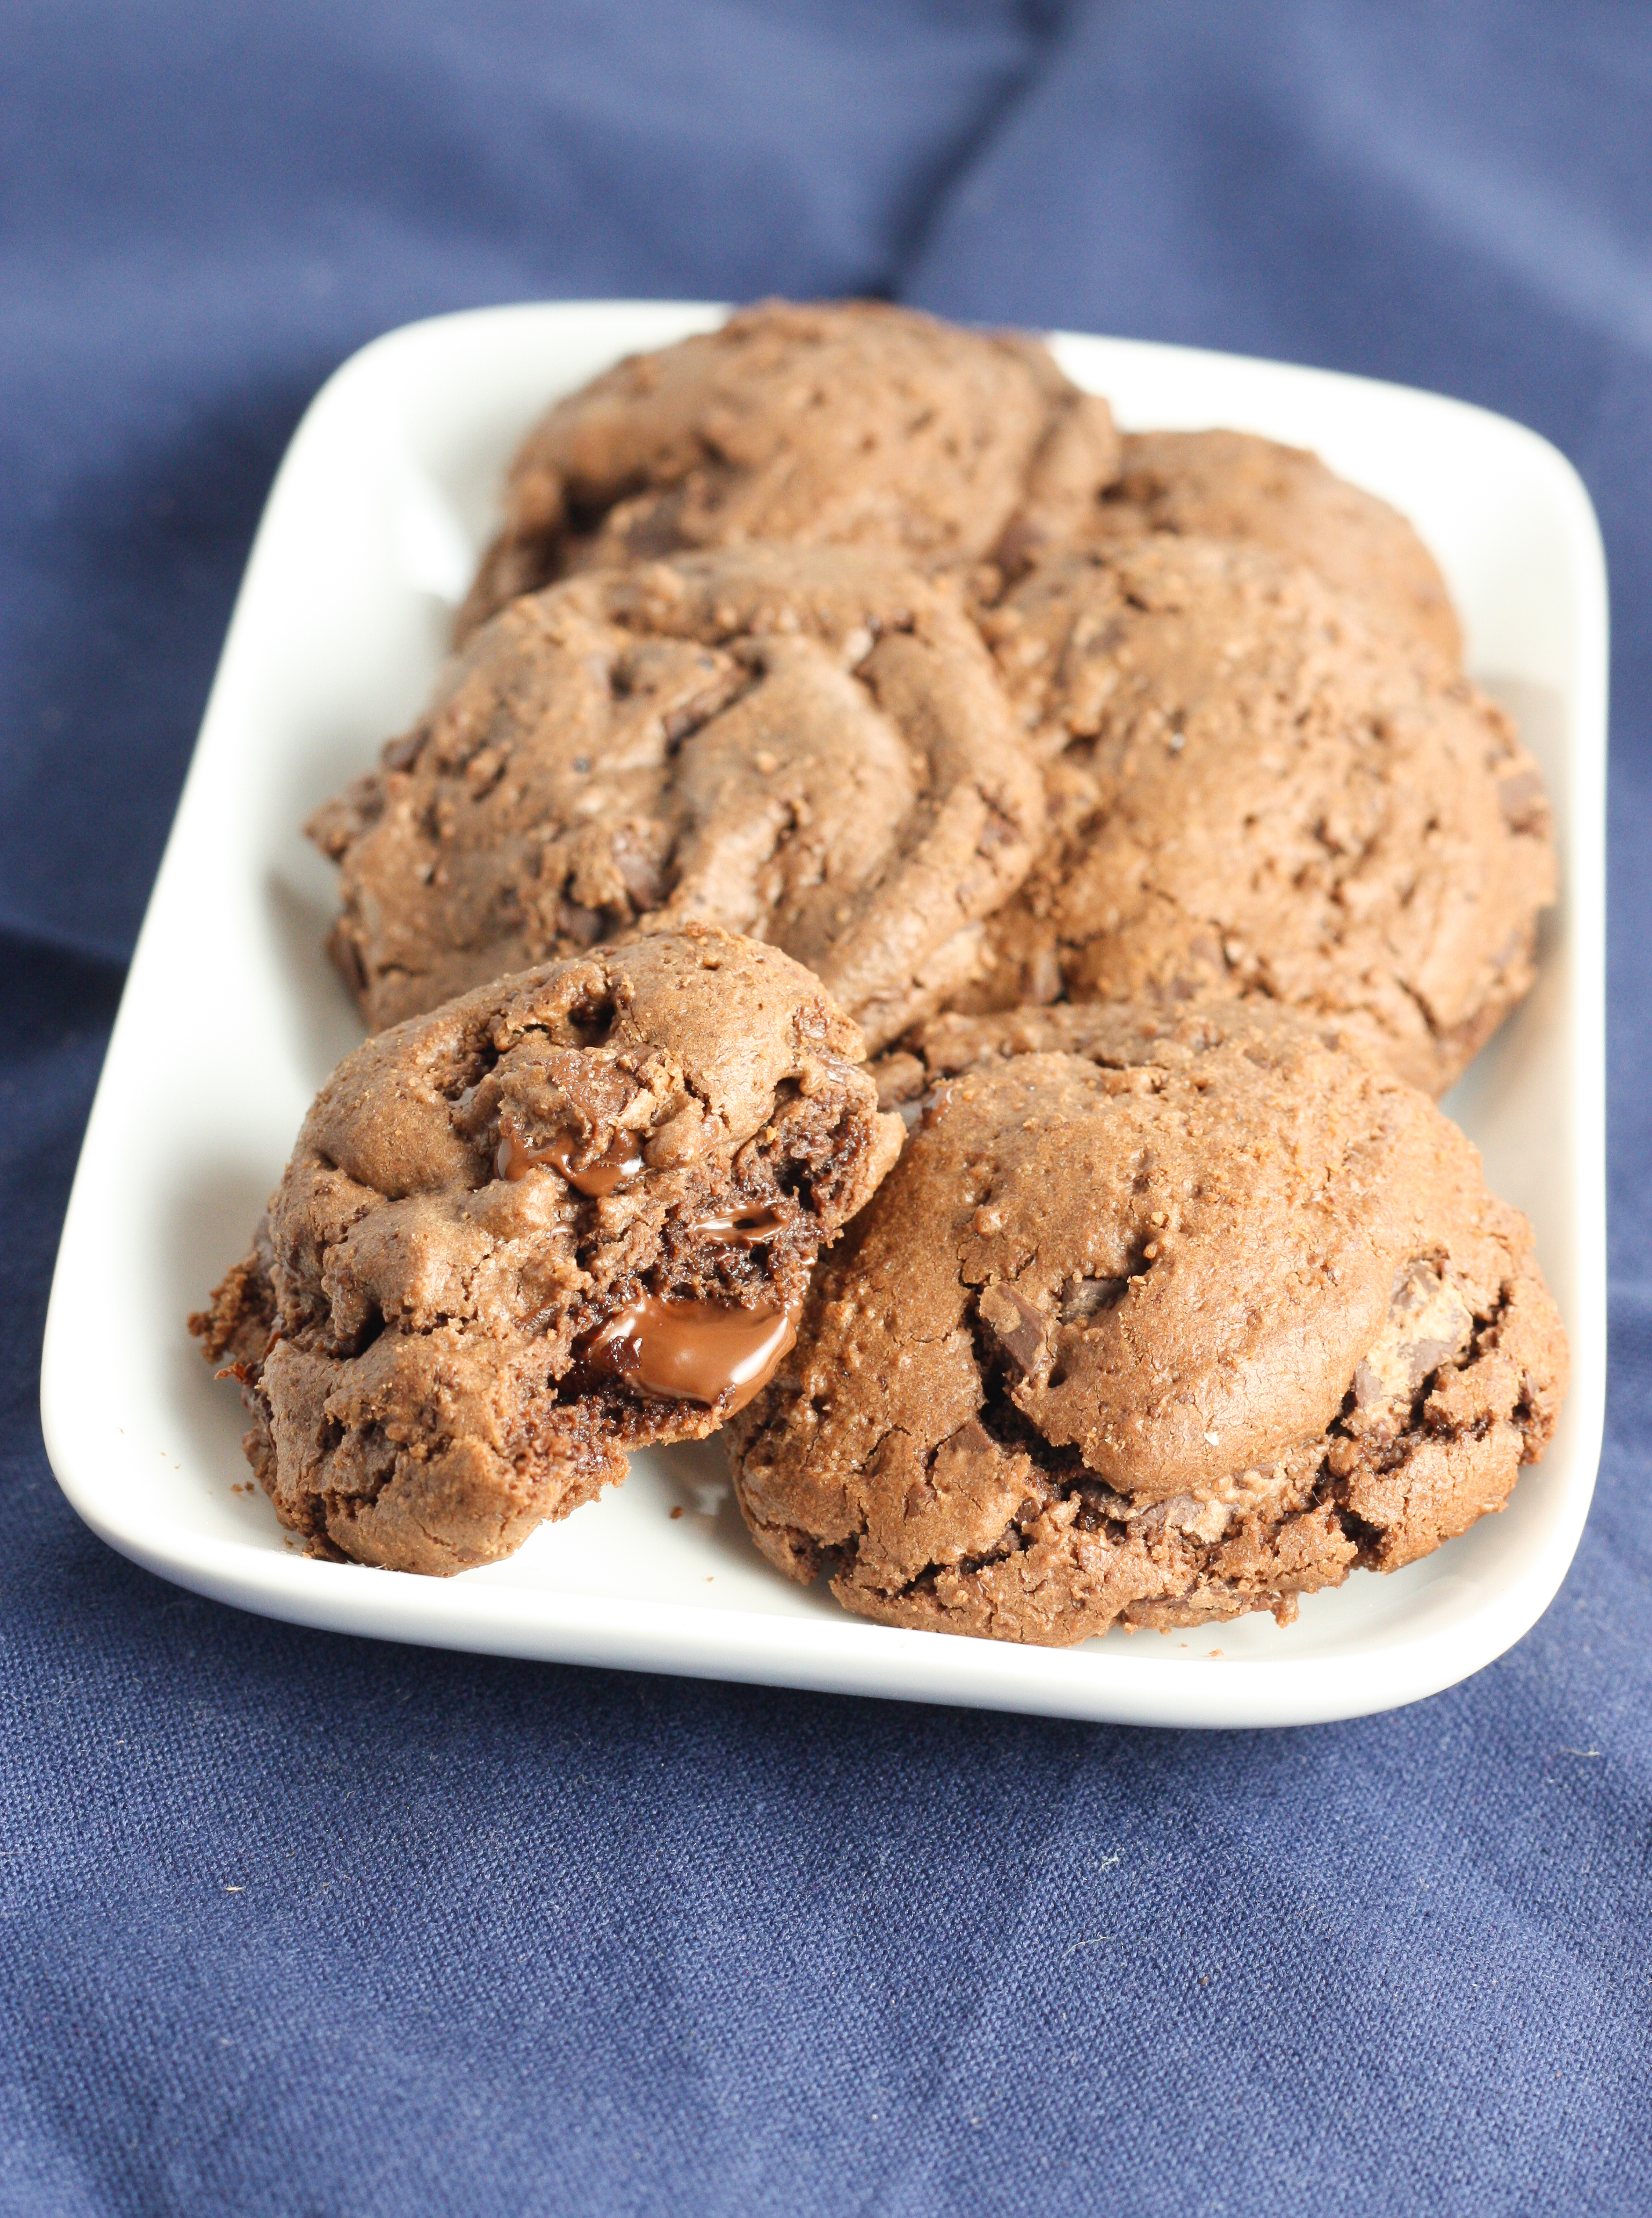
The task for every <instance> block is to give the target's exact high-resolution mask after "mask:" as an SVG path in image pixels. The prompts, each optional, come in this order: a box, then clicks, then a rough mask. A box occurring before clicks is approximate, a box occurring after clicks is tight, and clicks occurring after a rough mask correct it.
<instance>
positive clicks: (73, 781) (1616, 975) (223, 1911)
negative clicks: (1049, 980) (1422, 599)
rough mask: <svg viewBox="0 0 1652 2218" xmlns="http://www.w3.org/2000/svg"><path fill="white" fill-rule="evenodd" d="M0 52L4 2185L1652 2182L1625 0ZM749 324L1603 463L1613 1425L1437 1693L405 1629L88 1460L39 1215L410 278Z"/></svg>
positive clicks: (157, 24) (1400, 2195) (602, 25)
mask: <svg viewBox="0 0 1652 2218" xmlns="http://www.w3.org/2000/svg"><path fill="white" fill-rule="evenodd" d="M0 71H3V83H4V94H3V101H0V133H3V146H0V164H3V194H0V235H3V256H4V272H5V275H4V282H3V288H0V455H3V470H0V486H3V495H0V630H3V640H0V1022H3V1025H4V1028H5V1052H4V1057H3V1086H4V1100H3V1115H0V1151H3V1174H4V1180H5V1185H4V1200H3V1208H4V1216H3V1220H0V1222H3V1236H0V1274H3V1284H4V1303H3V1310H0V1316H3V1320H4V1323H3V1335H0V1339H3V1366H0V1392H3V1397H4V1414H3V1420H0V1455H3V1478H0V1484H3V1488H4V1500H5V1527H4V1529H5V1533H6V1546H5V1548H4V1551H3V1558H0V1594H3V1625H4V1640H5V1663H4V1670H3V1694H0V1699H3V1703H4V1725H3V1738H0V1771H3V1781H0V1856H3V1881H0V1890H3V1899H0V1952H3V1953H0V1972H3V1979H0V1995H3V2031H0V2039H3V2048H4V2061H3V2079H0V2207H3V2209H5V2210H7V2211H13V2210H15V2211H26V2212H30V2213H34V2212H48V2213H59V2212H61V2213H64V2214H74V2218H80V2214H89V2215H90V2214H103V2213H108V2212H144V2213H150V2212H167V2213H170V2212H179V2213H189V2214H192V2218H194V2215H195V2214H200V2213H202V2212H209V2211H218V2210H225V2211H235V2212H246V2213H253V2214H262V2213H266V2212H268V2213H296V2212H304V2213H316V2214H334V2213H344V2214H356V2213H362V2214H368V2213H371V2214H381V2213H382V2214H386V2215H387V2218H400V2214H406V2213H414V2212H424V2211H442V2212H449V2211H451V2212H463V2213H469V2212H477V2213H484V2212H486V2213H489V2214H495V2213H499V2214H508V2213H514V2212H529V2211H531V2212H541V2211H546V2212H550V2211H554V2212H571V2213H587V2212H588V2213H593V2214H611V2213H629V2212H638V2213H653V2212H661V2211H676V2210H683V2209H687V2210H693V2211H697V2212H705V2213H708V2214H711V2213H746V2212H776V2213H793V2212H800V2211H801V2212H816V2211H818V2212H822V2213H834V2214H835V2213H838V2212H850V2211H854V2212H867V2213H879V2214H892V2218H893V2214H909V2213H911V2214H917V2213H928V2212H940V2211H977V2210H983V2211H984V2210H993V2211H1000V2210H1008V2211H1023V2210H1024V2211H1046V2210H1049V2211H1062V2210H1081V2209H1082V2210H1091V2209H1096V2210H1105V2211H1107V2212H1109V2213H1110V2214H1122V2215H1123V2218H1128V2214H1134V2213H1137V2212H1142V2213H1145V2212H1155V2213H1172V2214H1183V2213H1186V2214H1202V2213H1212V2214H1214V2213H1226V2214H1241V2213H1253V2212H1270V2213H1271V2212H1292V2213H1294V2212H1297V2211H1301V2212H1304V2213H1308V2212H1312V2213H1314V2214H1316V2218H1321V2214H1341V2213H1351V2214H1362V2218H1363V2215H1364V2214H1370V2213H1380V2212H1405V2213H1410V2212H1428V2213H1434V2212H1439V2213H1449V2214H1462V2213H1470V2214H1478V2213H1482V2212H1484V2213H1514V2212H1520V2213H1525V2212H1550V2211H1567V2212H1625V2213H1629V2212H1636V2213H1643V2212H1645V2211H1646V2210H1647V2209H1649V2208H1652V2151H1649V2140H1652V2128H1649V2097H1652V2059H1649V2046H1648V2003H1649V1994H1648V1987H1649V1978H1648V1934H1647V1909H1648V1904H1649V1893H1652V1887H1649V1871H1648V1862H1649V1821H1652V1728H1649V1716H1648V1713H1649V1695H1652V1647H1649V1640H1648V1633H1649V1627H1652V1612H1649V1592H1652V1589H1649V1569H1652V1565H1649V1554H1652V1516H1649V1511H1648V1507H1647V1500H1646V1490H1647V1482H1648V1477H1649V1461H1652V1459H1649V1453H1648V1449H1647V1446H1646V1441H1647V1437H1648V1428H1649V1419H1652V1198H1649V1194H1648V1191H1647V1186H1648V1181H1647V1179H1646V1176H1645V1168H1646V1165H1647V1163H1648V1159H1649V1145H1648V1143H1649V1138H1652V1106H1649V1105H1652V1037H1649V1001H1648V995H1647V990H1646V989H1647V983H1648V968H1649V959H1652V958H1649V949H1652V872H1649V870H1647V868H1646V867H1645V861H1644V857H1645V852H1646V847H1647V839H1648V831H1649V826H1652V729H1649V718H1652V598H1649V586H1652V191H1649V187H1652V14H1649V10H1648V9H1646V7H1645V6H1644V5H1643V4H1642V0H1581V4H1574V5H1570V6H1568V7H1565V8H1561V7H1556V6H1555V5H1553V4H1551V0H1502V4H1494V0H1453V4H1451V5H1450V6H1448V7H1441V6H1440V5H1439V0H1390V3H1389V4H1386V5H1384V4H1382V3H1381V0H1266V4H1260V3H1259V0H1234V4H1231V5H1230V4H1225V0H1223V4H1216V0H1204V4H1198V0H1098V4H1094V5H1089V6H1085V5H1078V4H1074V5H1071V6H1064V5H1062V4H1061V0H900V4H895V3H894V0H548V4H543V5H530V4H528V0H471V4H469V5H467V6H465V7H463V8H461V7H459V6H457V5H451V6H447V7H442V6H436V5H430V4H422V0H353V4H350V5H342V4H335V5H327V4H325V0H266V4H264V5H263V6H253V5H251V4H246V0H170V4H165V3H164V0H151V3H150V4H146V5H145V4H126V5H120V4H115V0H52V4H46V0H38V3H37V0H12V5H11V6H10V7H9V8H8V9H6V10H5V13H4V22H3V31H0ZM770 289H781V290H788V291H791V292H794V293H802V294H809V293H832V292H838V291H844V290H862V291H866V290H869V291H880V292H888V293H891V294H895V295H897V296H899V297H900V298H902V299H906V300H913V301H917V302H920V303H922V304H924V305H925V306H927V307H933V308H937V309H940V310H943V311H945V312H947V313H952V314H956V315H962V316H967V317H981V318H991V319H1025V320H1027V321H1030V322H1034V323H1036V322H1038V321H1041V320H1049V321H1055V322H1061V323H1064V324H1068V325H1080V326H1087V327H1090V328H1092V329H1096V330H1099V331H1119V332H1128V333H1138V334H1143V335H1148V336H1153V337H1157V338H1172V339H1182V340H1191V341H1197V342H1202V343H1205V344H1215V345H1217V346H1222V347H1229V348H1236V349H1240V350H1251V351H1255V352H1258V353H1261V354H1266V355H1273V356H1286V357H1290V358H1293V359H1296V360H1301V361H1304V362H1318V363H1326V364H1331V365H1334V366H1337V367H1342V368H1349V369H1359V370H1365V371H1370V372H1374V373H1376V374H1377V375H1382V376H1386V377H1393V378H1399V379H1404V380H1408V381H1415V382H1418V383H1421V384H1424V385H1428V386H1432V387H1437V388H1438V389H1440V390H1442V391H1445V392H1449V393H1461V394H1464V395H1467V396H1468V397H1469V398H1471V399H1473V400H1477V401H1481V402H1483V403H1485V404H1487V405H1488V406H1491V407H1493V408H1497V409H1501V410H1504V411H1506V412H1508V413H1510V414H1512V415H1514V416H1517V417H1520V418H1524V419H1525V420H1526V421H1527V422H1529V423H1531V424H1535V425H1536V426H1537V427H1538V429H1540V430H1541V431H1544V432H1545V433H1546V434H1547V435H1548V437H1550V438H1551V439H1553V440H1555V441H1556V442H1557V443H1559V444H1560V446H1562V448H1563V449H1565V450H1566V452H1567V453H1568V454H1569V455H1571V456H1572V457H1573V458H1574V459H1575V461H1576V462H1577V463H1578V465H1579V467H1580V468H1581V470H1582V472H1583V474H1584V475H1585V477H1586V478H1587V480H1588V483H1589V486H1590V488H1591V491H1592V493H1593V496H1594V499H1595V500H1596V502H1597V504H1598V505H1599V511H1600V514H1601V517H1602V521H1603V523H1604V525H1605V530H1606V540H1607V546H1608V553H1609V558H1610V561H1611V563H1612V573H1613V579H1614V589H1615V622H1616V626H1617V644H1616V654H1615V665H1614V673H1613V674H1614V686H1615V704H1616V705H1615V718H1614V730H1613V746H1614V750H1615V753H1614V763H1613V771H1612V867H1613V870H1614V872H1615V874H1616V875H1615V880H1614V884H1613V889H1612V894H1613V900H1612V932H1613V940H1612V964H1613V967H1612V1057H1613V1062H1612V1175H1613V1186H1612V1204H1613V1211H1614V1216H1613V1248H1612V1268H1613V1273H1614V1277H1613V1320H1614V1322H1613V1332H1614V1341H1613V1357H1614V1367H1613V1373H1612V1403H1611V1414H1610V1419H1609V1426H1608V1437H1607V1444H1606V1459H1605V1463H1604V1467H1603V1470H1602V1473H1601V1480H1600V1488H1599V1495H1598V1497H1597V1502H1596V1508H1595V1511H1594V1515H1593V1520H1592V1521H1591V1524H1590V1527H1589V1530H1588V1533H1587V1537H1586V1539H1585V1541H1584V1545H1583V1549H1582V1552H1581V1555H1580V1557H1579V1558H1578V1561H1577V1564H1576V1566H1575V1570H1574V1571H1573V1574H1572V1576H1571V1577H1570V1579H1569V1580H1568V1583H1567V1585H1566V1587H1565V1589H1564V1590H1563V1592H1562V1595H1561V1596H1560V1598H1559V1600H1558V1601H1557V1602H1556V1604H1555V1606H1554V1608H1552V1609H1551V1611H1550V1614H1549V1615H1548V1617H1547V1618H1546V1619H1545V1620H1544V1622H1543V1623H1542V1624H1541V1625H1540V1626H1538V1629H1537V1630H1536V1631H1535V1632H1534V1633H1531V1635H1530V1636H1529V1638H1528V1639H1526V1640H1525V1642H1524V1643H1523V1644H1522V1645H1520V1646H1519V1648H1518V1649H1517V1650H1516V1651H1514V1652H1513V1654H1512V1655H1510V1656H1508V1657H1506V1658H1505V1659H1504V1660H1503V1661H1502V1662H1501V1663H1499V1664H1497V1665H1496V1666H1494V1668H1493V1669H1491V1670H1488V1671H1486V1672H1484V1673H1483V1674H1482V1675H1481V1676H1479V1677H1478V1678H1476V1680H1474V1681H1473V1682H1470V1683H1469V1684H1468V1685H1466V1686H1463V1687H1459V1688H1457V1689H1455V1690H1454V1691H1452V1692H1451V1693H1449V1694H1445V1695H1442V1696H1440V1697H1439V1698H1438V1699H1436V1700H1434V1701H1431V1702H1428V1703H1426V1704H1424V1705H1422V1706H1421V1707H1418V1708H1415V1709H1412V1710H1408V1711H1406V1712H1403V1713H1399V1714H1397V1715H1392V1716H1387V1717H1379V1718H1375V1719H1370V1720H1368V1721H1366V1722H1364V1723H1360V1724H1356V1725H1346V1726H1340V1727H1336V1728H1325V1729H1321V1730H1316V1731H1306V1732H1293V1733H1281V1734H1265V1735H1258V1736H1254V1737H1248V1738H1247V1737H1243V1736H1231V1737H1224V1736H1196V1735H1188V1736H1178V1735H1175V1734H1172V1733H1163V1732H1124V1731H1111V1730H1101V1729H1092V1728H1086V1727H1079V1726H1074V1725H1062V1724H1050V1723H1043V1722H1038V1721H1027V1720H1018V1719H1007V1718H1001V1717H993V1716H974V1715H968V1714H955V1713H948V1712H944V1711H935V1710H925V1709H906V1708H902V1707H897V1706H893V1705H879V1704H875V1703H869V1702H852V1701H833V1700H828V1699H825V1698H814V1697H808V1696H802V1695H791V1694H772V1693H765V1692H762V1691H755V1690H752V1689H747V1688H730V1687H721V1686H712V1685H696V1684H690V1683H679V1682H671V1681H665V1680H650V1679H645V1678H637V1677H627V1676H618V1675H615V1676H609V1675H604V1674H601V1673H597V1672H582V1671H579V1670H558V1669H550V1668H541V1667H535V1666H530V1665H525V1664H512V1663H497V1662H486V1661H478V1660H474V1659H471V1658H467V1657H456V1656H444V1655H432V1654H426V1653H423V1652H418V1651H409V1650H400V1649H394V1648H388V1647H381V1646H374V1645H369V1644H367V1643H360V1642H354V1641H350V1640H346V1639H331V1638H326V1637H323V1636H320V1635H318V1634H314V1633H304V1632H300V1631H296V1630H294V1629H290V1628H288V1627H286V1626H279V1625H272V1624H266V1623H263V1622H261V1621H258V1620H254V1619H252V1618H250V1617H245V1616H241V1615H238V1614H233V1613H231V1612H229V1611H226V1610H223V1609H220V1608H215V1607H213V1606H212V1605H211V1604H208V1603H206V1602H199V1601H196V1600H195V1599H193V1598H191V1597H189V1596H188V1595H183V1594H182V1593H180V1592H177V1591H176V1590H175V1589H171V1588H170V1587H168V1586H166V1585H164V1584H162V1583H160V1582H158V1581H157V1580H154V1579H152V1578H149V1577H145V1575H144V1574H143V1573H141V1572H139V1571H135V1570H133V1569H132V1568H131V1567H129V1566H128V1565H127V1564H125V1563H123V1562H121V1561H119V1560H118V1559H117V1558H114V1556H113V1555H111V1554H109V1553H108V1552H106V1551H105V1550H104V1549H103V1548H102V1546H101V1545H100V1544H99V1543H98V1542H96V1540H93V1539H92V1538H91V1537H90V1534H89V1533H86V1532H84V1530H82V1528H81V1527H80V1526H79V1525H78V1524H77V1521H76V1520H75V1519H74V1517H73V1515H71V1512H70V1510H69V1509H68V1508H67V1507H66V1505H65V1502H63V1500H62V1499H61V1498H60V1496H59V1494H58V1491H57V1490H56V1487H55V1486H54V1484H53V1480H52V1478H51V1475H50V1473H49V1471H48V1470H47V1468H46V1461H45V1458H44V1455H43V1453H42V1451H41V1447H40V1433H39V1427H38V1422H37V1418H36V1414H35V1379H36V1372H37V1364H38V1353H39V1337H40V1319H41V1315H42V1312H43V1309H44V1304H45V1299H46V1286H47V1281H48V1277H49V1273H50V1267H51V1261H52V1255H53V1244H54V1242H55V1239H56V1234H57V1228H58V1225H59V1221H60V1217H61V1213H62V1209H63V1204H64V1199H65V1193H66V1191H67V1186H68V1181H69V1178H70V1175H71V1169H72V1167H73V1162H74V1157H75V1153H76V1149H77V1145H78V1142H79V1136H80V1129H81V1124H82V1121H83V1118H84V1114H85V1110H86V1106H87V1104H88V1101H89V1100H90V1091H91V1087H92V1086H93V1083H94V1081H95V1078H96V1071H97V1067H98V1061H99V1057H100V1055H101V1052H102V1044H103V1040H104V1037H105V1033H106V1030H107V1027H108V1022H109V1019H110V1016H111V1013H112V1010H113V1007H114V1001H115V998H116V996H117V994H118V993H119V989H120V984H121V974H122V966H123V963H124V960H125V957H126V955H127V951H128V949H129V947H130V945H131V942H132V939H133V933H134V931H135V929H136V926H137V924H138V921H139V915H140V913H141V910H142V908H143V903H144V899H145V891H146V889H147V886H148V883H149V880H150V878H151V876H152V872H153V870H154V867H155V864H156V861H157V858H158V853H159V850H160V845H161V841H162V839H163V837H164V832H165V827H166V824H167V821H168V819H169V816H170V812H171V809H172V806H173V802H174V798H175V796H176V790H177V786H178V783H179V780H180V778H181V776H182V774H183V767H184V764H185V761H186V759H187V756H188V753H189V747H190V744H191V740H192V737H193V733H194V728H195V723H196V721H197V718H198V716H199V713H200V710H201V705H202V702H203V700H204V697H205V693H206V689H207V683H208V680H209V678H210V676H211V672H212V669H213V662H214V660H215V657H216V654H217V650H218V647H219V643H220V637H221V635H222V631H223V628H224V624H225V621H226V616H227V615H228V612H229V609H230V604H231V600H232V595H233V593H234V591H235V587H236V583H237V580H238V574H239V572H240V569H241V567H242V564H243V561H244V556H245V553H246V549H247V545H248V542H249V538H250V536H251V531H252V529H253V525H254V524H255V521H256V519H257V513H258V510H259V506H260V504H261V502H262V499H263V495H264V493H265V490H266V487H267V486H268V483H269V478H270V475H271V473H272V471H273V469H274V468H275V463H276V461H277V459H278V458H279V455H280V454H281V451H282V447H283V445H284V443H285V442H286V440H287V438H288V436H289V434H290V432H291V431H292V429H293V426H294V423H295V421H296V419H297V417H298V415H299V413H300V410H301V408H302V406H303V405H304V403H305V401H306V399H307V398H308V396H309V395H310V393H312V391H313V389H314V388H315V387H316V386H317V385H318V384H319V382H320V381H321V380H322V379H323V377H324V376H325V375H326V373H327V372H328V371H329V370H330V369H331V368H332V367H333V366H334V365H335V364H336V363H337V362H338V361H339V360H340V359H341V358H342V357H343V356H345V355H347V354H349V353H350V351H351V350H353V349H355V348H356V346H358V345H359V344H361V343H362V341H364V340H365V339H367V338H369V337H371V336H372V335H373V334H374V333H375V332H377V331H381V330H384V329H386V328H387V327H388V326H390V325H395V324H398V323H400V322H402V321H405V319H409V318H411V317H415V316H421V315H425V314H429V313H433V312H436V311H438V310H441V309H445V308H456V307H469V306H472V305H474V304H477V303H481V302H486V301H495V300H507V299H515V298H522V297H534V296H541V297H546V296H556V295H577V294H672V295H678V296H681V295H684V294H687V295H700V294H710V295H728V296H736V297H738V296H743V295H747V294H755V293H758V292H761V291H764V290H770ZM111 1329H114V1330H118V1329H119V1320H118V1319H114V1320H111ZM232 1889H237V1890H238V1892H231V1891H230V1890H232Z"/></svg>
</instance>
